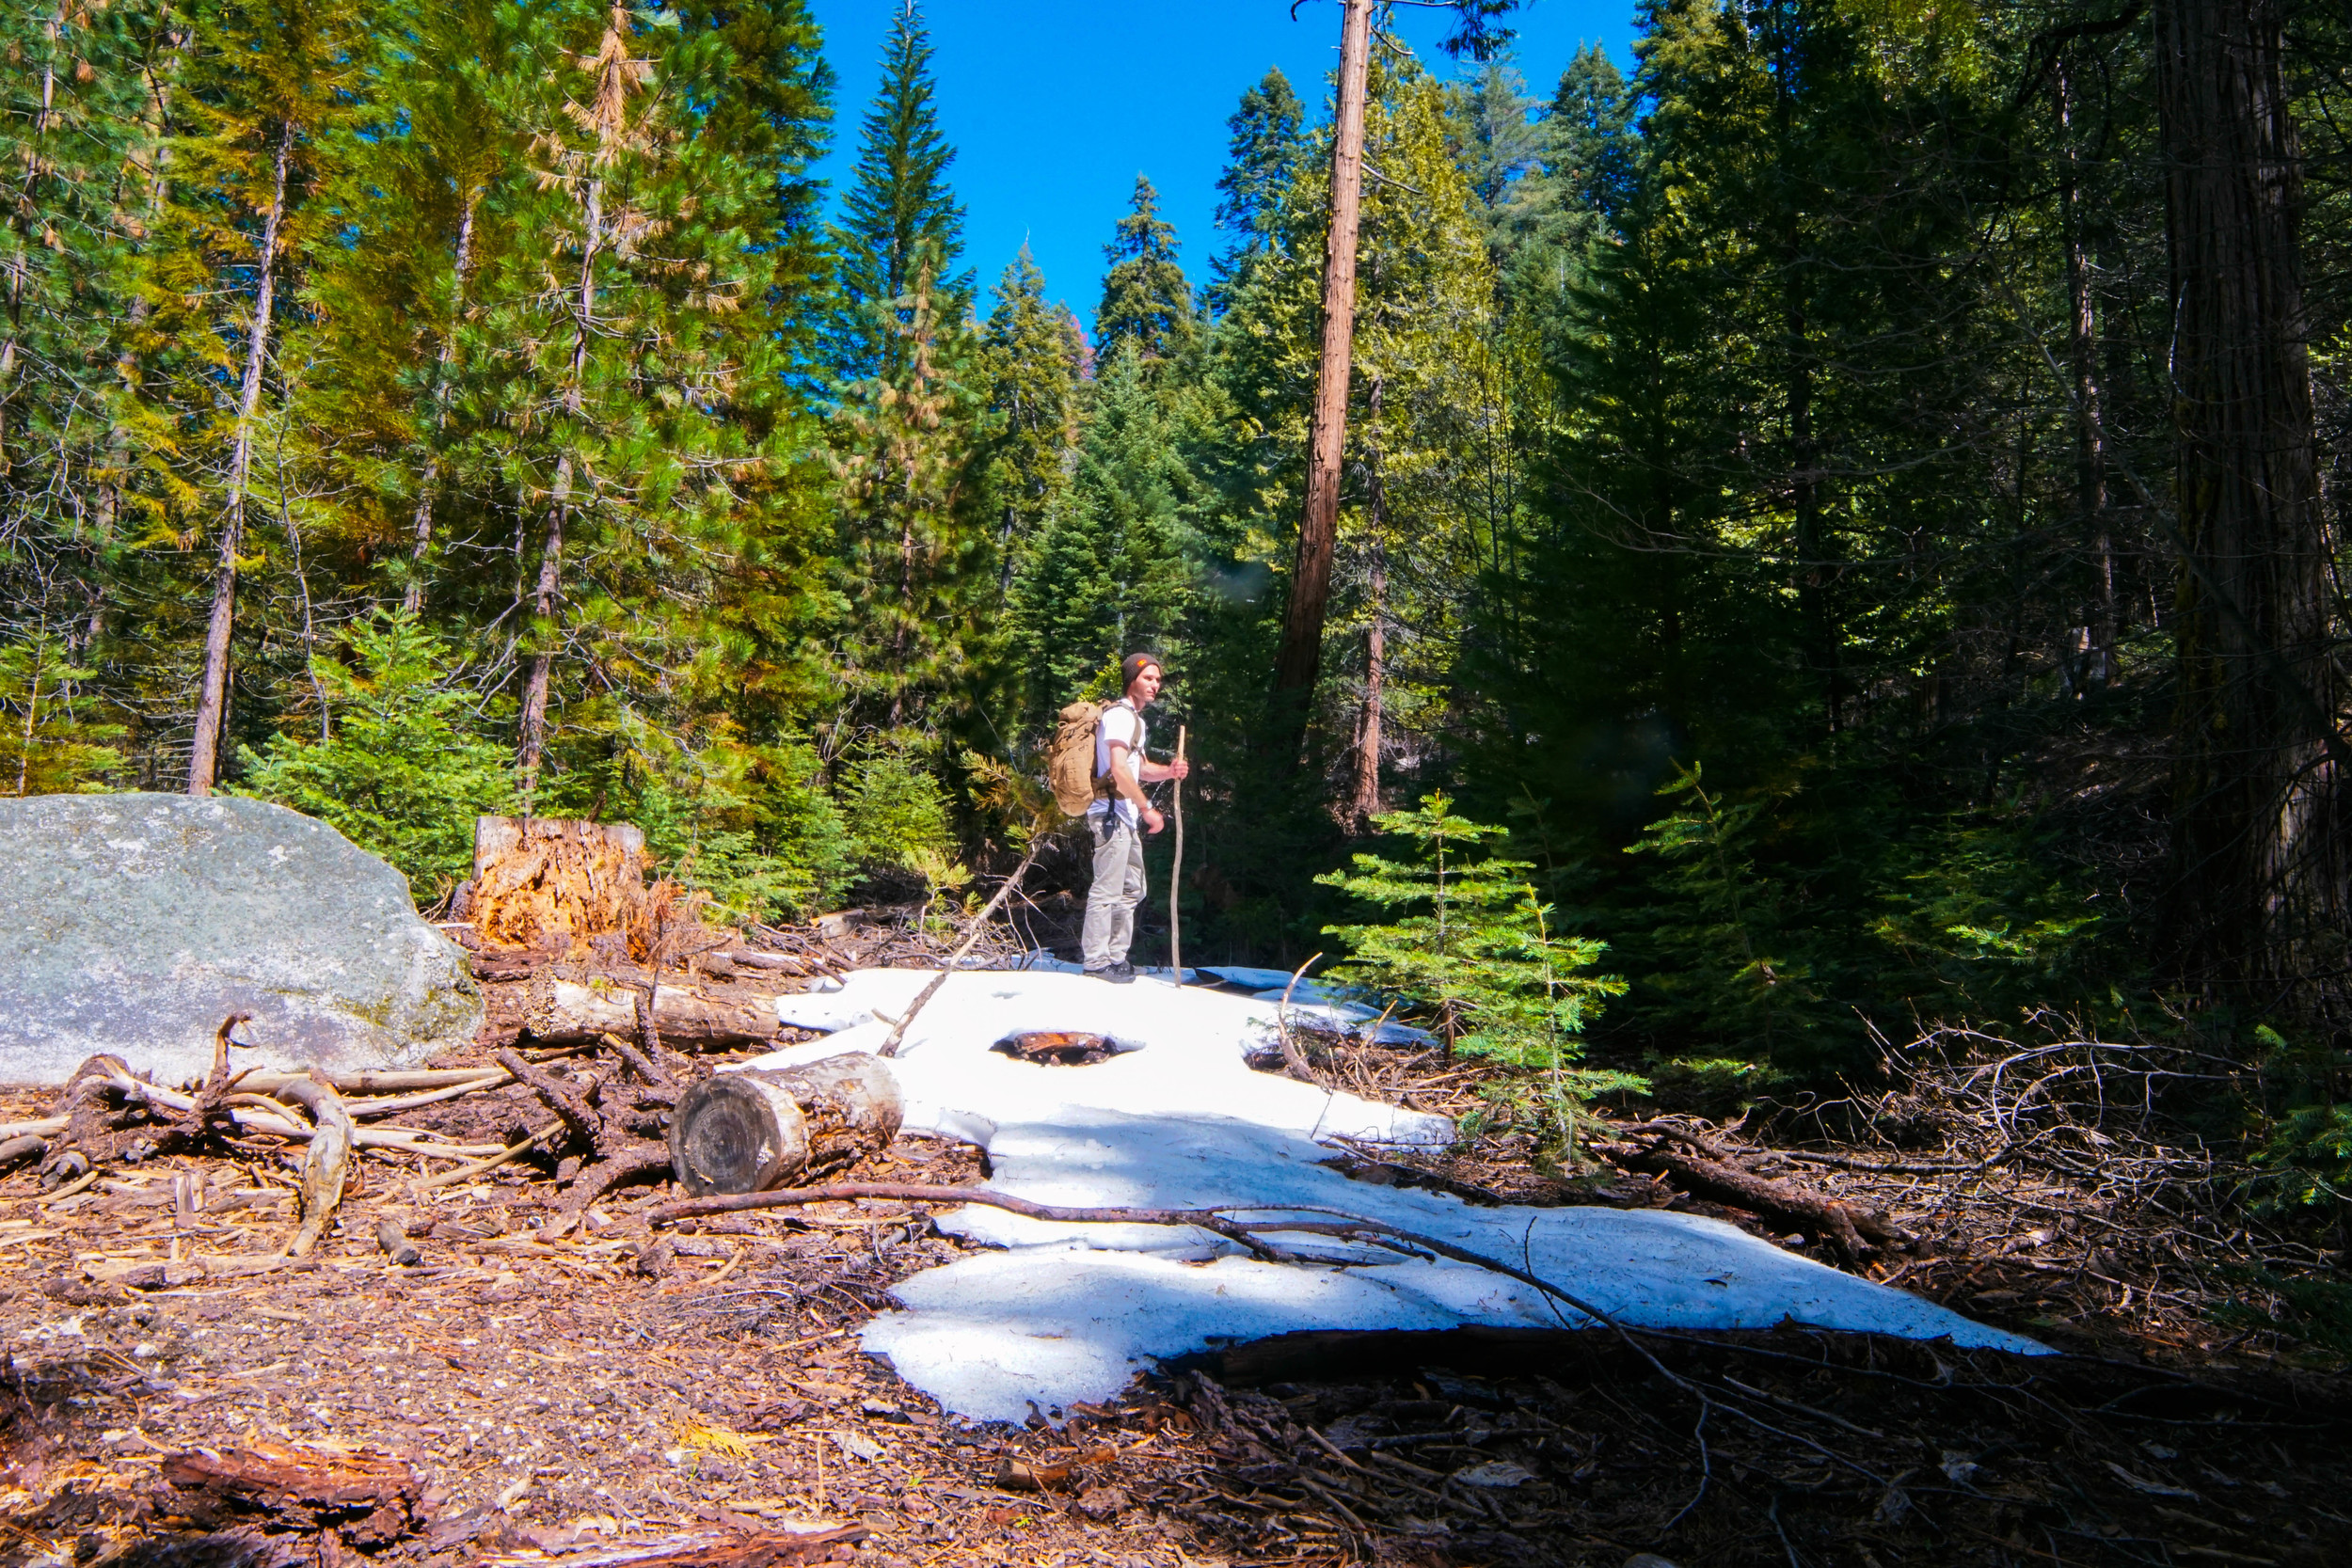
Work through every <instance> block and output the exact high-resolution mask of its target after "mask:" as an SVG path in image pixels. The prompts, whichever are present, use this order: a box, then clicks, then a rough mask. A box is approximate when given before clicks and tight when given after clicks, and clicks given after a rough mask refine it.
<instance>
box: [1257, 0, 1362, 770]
mask: <svg viewBox="0 0 2352 1568" xmlns="http://www.w3.org/2000/svg"><path fill="white" fill-rule="evenodd" d="M1345 4H1346V8H1347V9H1346V15H1345V18H1344V19H1343V23H1342V25H1341V31H1340V94H1339V114H1338V121H1337V124H1336V125H1335V126H1334V128H1333V134H1332V139H1331V231H1330V234H1329V236H1328V238H1327V240H1326V242H1325V247H1324V255H1323V362H1322V365H1321V368H1320V369H1319V371H1318V372H1317V374H1316V379H1315V409H1314V424H1313V427H1312V432H1311V436H1310V437H1309V441H1308V451H1307V504H1306V510H1305V513H1304V515H1302V516H1301V518H1300V520H1299V526H1298V556H1297V560H1296V562H1295V565H1294V566H1293V568H1292V571H1291V594H1290V605H1289V608H1288V609H1287V610H1286V611H1285V612H1284V614H1283V617H1282V642H1281V647H1280V651H1279V653H1278V654H1277V655H1276V657H1275V665H1274V691H1275V697H1276V700H1277V707H1278V710H1279V711H1278V712H1277V714H1276V716H1275V724H1276V734H1277V736H1278V737H1279V741H1280V743H1281V745H1282V746H1283V749H1284V754H1285V755H1286V756H1287V755H1295V752H1296V751H1297V740H1298V737H1299V736H1300V735H1301V734H1303V733H1304V731H1305V729H1306V723H1307V711H1308V706H1309V703H1310V700H1311V698H1312V696H1313V694H1314V687H1315V677H1316V675H1317V673H1319V672H1320V670H1321V668H1322V660H1323V623H1324V615H1325V611H1326V610H1327V606H1328V603H1329V600H1330V596H1331V555H1332V550H1333V548H1334V546H1335V545H1336V544H1337V542H1338V538H1339V518H1340V459H1341V454H1342V452H1343V451H1344V450H1345V448H1346V445H1347V395H1348V383H1349V379H1350V374H1351V370H1352V359H1351V350H1352V348H1353V345H1354V341H1355V334H1356V227H1357V217H1358V211H1359V206H1360V204H1361V199H1362V196H1363V180H1364V93H1365V77H1366V74H1367V71H1368V68H1369V65H1370V61H1371V56H1372V0H1345Z"/></svg>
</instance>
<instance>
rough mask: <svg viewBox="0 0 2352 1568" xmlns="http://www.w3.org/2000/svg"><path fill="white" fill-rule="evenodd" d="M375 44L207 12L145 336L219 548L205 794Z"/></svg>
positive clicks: (324, 23) (203, 734)
mask: <svg viewBox="0 0 2352 1568" xmlns="http://www.w3.org/2000/svg"><path fill="white" fill-rule="evenodd" d="M359 30H360V19H359V15H358V9H357V7H356V5H355V4H354V0H217V3H216V4H215V5H213V6H210V7H207V8H203V9H200V10H199V12H198V13H197V40H196V43H195V46H194V48H193V51H192V53H191V55H190V56H189V58H188V61H187V66H186V71H187V80H186V85H185V86H186V90H185V91H183V94H182V99H181V102H182V103H183V104H184V105H185V116H186V119H185V125H186V128H187V134H186V135H183V136H181V137H179V138H178V139H177V142H176V146H175V150H174V159H173V188H172V192H171V218H172V222H171V235H170V241H169V243H168V244H167V245H163V246H159V247H158V248H157V251H156V253H155V254H154V256H153V258H152V261H151V265H150V266H149V268H148V269H147V281H146V284H145V290H146V293H147V298H148V302H149V304H150V306H151V308H152V314H151V317H150V318H149V320H148V321H147V322H146V323H145V324H144V331H143V333H142V334H141V340H143V341H141V346H142V347H143V348H145V349H146V350H148V351H150V353H149V357H150V358H151V360H152V361H153V362H154V363H155V364H156V365H157V367H158V370H159V371H160V372H161V373H163V374H164V375H166V376H167V377H168V378H169V379H168V384H167V388H165V389H164V395H165V397H166V398H167V403H168V413H167V418H168V419H169V420H171V422H172V423H173V424H174V425H175V426H176V427H177V429H176V430H175V432H174V435H173V437H172V439H173V444H174V446H175V447H176V449H177V451H178V452H179V454H180V455H181V458H182V467H181V473H180V476H179V483H181V484H182V485H183V486H185V488H184V489H183V491H182V492H181V494H180V496H179V497H178V498H177V504H176V506H175V507H174V511H175V512H176V513H177V515H178V517H177V521H178V526H179V528H180V529H181V530H182V531H183V534H184V535H196V534H200V533H202V532H205V531H209V532H210V533H211V534H212V536H213V541H214V546H213V553H214V562H215V564H214V569H213V577H212V582H211V585H210V594H209V598H210V607H209V610H208V614H207V619H206V627H205V635H204V642H203V672H202V675H201V677H200V680H199V687H198V690H197V705H196V733H195V736H194V740H193V742H192V746H191V750H190V752H189V760H188V768H187V790H188V793H189V794H191V795H204V794H208V793H210V792H211V790H212V787H213V783H214V778H215V772H216V770H217V767H218V763H219V758H220V751H221V732H222V726H223V721H224V717H225V714H226V710H227V705H228V698H229V666H230V637H231V634H232V632H233V630H234V626H235V622H236V604H237V578H238V574H239V572H240V570H241V566H242V562H243V559H244V557H245V555H246V550H247V539H246V531H247V526H248V523H249V520H250V514H251V511H252V509H253V503H254V501H255V495H256V489H257V474H256V465H255V454H256V451H257V448H258V445H259V442H260V439H261V436H262V420H263V407H262V404H263V398H264V394H265V392H266V391H267V389H268V384H269V381H270V376H271V371H272V369H273V364H274V356H275V353H276V348H277V344H278V335H279V333H280V331H281V329H282V327H283V325H284V324H283V320H282V315H281V312H282V310H283V309H284V308H285V306H286V305H287V303H288V302H289V301H291V299H292V298H293V296H294V293H295V291H296V280H295V279H294V277H291V276H290V273H292V272H293V271H294V269H295V268H296V267H297V265H298V262H299V258H300V256H301V254H302V251H303V248H304V245H305V244H306V242H307V233H306V229H307V225H308V223H309V221H310V217H311V215H312V214H311V211H310V209H311V205H312V204H311V203H310V200H309V197H310V193H311V192H312V191H313V190H314V189H315V187H316V186H317V184H318V183H319V182H320V180H321V179H322V177H323V176H324V174H325V172H326V171H325V169H324V168H323V167H322V166H321V158H320V152H321V150H322V149H323V148H325V147H327V146H329V145H331V141H332V136H331V133H332V131H333V129H334V126H335V123H336V121H337V120H338V119H339V117H340V116H341V115H342V114H343V113H344V112H345V109H346V106H347V105H346V103H345V102H344V98H343V93H344V88H345V87H346V86H347V85H348V83H349V81H350V79H351V76H352V73H353V70H354V64H353V61H354V48H355V44H356V41H357V39H358V33H359Z"/></svg>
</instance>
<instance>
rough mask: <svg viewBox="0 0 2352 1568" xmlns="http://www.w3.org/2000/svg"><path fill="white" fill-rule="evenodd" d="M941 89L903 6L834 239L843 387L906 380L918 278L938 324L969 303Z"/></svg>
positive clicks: (913, 9)
mask: <svg viewBox="0 0 2352 1568" xmlns="http://www.w3.org/2000/svg"><path fill="white" fill-rule="evenodd" d="M936 90H937V89H936V87H935V85H934V83H933V82H932V79H931V41H930V32H929V31H928V30H927V29H926V28H925V27H924V25H923V13H922V9H921V8H919V7H918V6H916V5H915V4H914V0H903V3H902V4H901V5H900V6H899V8H898V17H897V19H896V20H895V21H894V22H893V23H892V24H891V28H890V37H889V39H888V40H887V41H885V42H884V43H883V45H882V87H880V89H879V90H877V91H876V93H875V95H874V102H873V105H872V106H871V107H870V108H868V109H867V110H866V119H865V121H864V123H863V125H862V126H861V127H860V133H859V142H858V159H857V175H856V178H855V180H854V182H852V183H851V184H850V190H849V192H848V194H847V195H846V196H844V197H843V198H842V203H841V222H840V224H839V226H838V227H837V228H836V229H835V230H834V248H835V249H836V251H837V252H838V254H839V257H840V263H839V277H840V290H841V297H840V300H839V303H838V307H837V309H838V313H839V317H840V320H839V323H838V325H837V326H836V327H835V329H834V335H833V339H832V343H831V348H830V356H831V360H832V364H833V368H834V374H835V376H836V377H837V378H838V379H839V380H841V381H843V382H851V381H857V380H861V379H864V378H866V377H872V376H885V377H887V376H889V375H891V374H892V373H893V372H900V371H903V369H904V362H903V358H902V357H901V356H903V355H904V354H905V353H906V352H907V335H906V333H905V332H904V331H903V330H901V329H902V328H903V327H904V326H905V325H907V322H908V313H909V311H910V310H911V309H912V307H910V306H909V305H907V304H906V303H905V302H906V301H907V300H909V299H911V298H912V297H914V294H915V293H916V292H917V291H916V281H917V279H918V277H924V276H926V275H928V277H929V281H928V282H926V283H925V284H924V285H923V288H922V291H921V292H922V293H924V294H925V295H926V296H927V297H930V299H931V307H930V308H931V309H932V311H933V312H934V314H935V315H936V316H937V318H938V319H940V320H943V321H955V320H958V319H959V318H961V316H962V315H963V313H964V309H965V307H966V306H967V305H968V304H969V302H970V300H971V298H972V293H973V288H972V278H971V276H970V274H968V273H961V272H959V271H957V269H956V263H957V261H959V260H960V259H961V256H962V254H963V206H962V204H961V202H959V201H958V200H957V199H956V197H955V192H954V191H953V190H952V189H951V188H950V187H949V185H948V183H947V166H948V165H950V164H952V163H954V162H955V160H956V150H955V148H954V147H953V146H952V145H950V144H949V142H948V141H947V139H946V137H945V136H944V135H941V134H940V130H939V111H938V108H937V106H936V105H935V104H934V103H933V102H932V96H933V94H934V92H935V91H936ZM934 296H935V297H934ZM894 324H895V325H894Z"/></svg>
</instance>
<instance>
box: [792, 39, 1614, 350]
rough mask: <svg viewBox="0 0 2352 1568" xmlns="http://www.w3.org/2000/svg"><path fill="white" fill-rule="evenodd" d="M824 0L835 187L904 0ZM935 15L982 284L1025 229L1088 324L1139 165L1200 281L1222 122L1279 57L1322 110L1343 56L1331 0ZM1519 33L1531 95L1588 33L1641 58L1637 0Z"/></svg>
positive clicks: (1209, 240) (947, 123)
mask: <svg viewBox="0 0 2352 1568" xmlns="http://www.w3.org/2000/svg"><path fill="white" fill-rule="evenodd" d="M813 5H814V9H815V10H816V13H817V19H818V22H819V23H821V24H823V26H824V30H825V55H826V57H827V58H828V59H829V60H831V61H832V62H833V68H834V71H835V72H836V73H837V74H838V75H839V77H840V85H839V88H838V93H837V97H836V99H835V107H836V119H835V121H834V149H833V152H832V155H831V156H830V157H828V158H827V159H826V160H825V162H824V163H823V164H822V165H821V166H819V172H820V173H821V174H822V175H824V177H825V178H826V179H827V180H828V181H830V182H832V184H833V187H834V193H835V195H836V197H837V196H838V194H839V192H840V190H841V189H842V187H843V186H845V185H846V184H847V183H848V182H849V180H850V175H851V172H852V170H853V168H854V166H855V163H856V158H857V141H858V125H859V121H860V119H862V118H863V116H864V114H865V111H866V104H867V103H868V102H869V101H870V100H871V99H872V97H873V95H874V88H875V86H876V84H877V83H878V82H879V81H880V80H881V75H882V71H881V58H882V41H883V40H884V39H885V37H887V35H888V32H889V27H890V19H891V17H892V16H893V15H895V14H896V12H897V9H898V0H813ZM923 14H924V17H925V20H926V21H927V23H928V24H929V25H930V34H931V42H932V44H933V45H934V46H935V48H936V50H937V54H936V55H934V57H933V59H932V62H931V64H932V70H933V71H934V73H935V74H936V76H937V78H938V84H939V97H938V103H939V119H940V126H941V129H942V130H943V131H944V132H945V133H946V136H947V138H948V140H949V141H951V142H953V143H954V144H955V147H956V150H957V156H956V161H955V164H954V165H953V166H951V167H950V168H949V170H948V179H949V181H950V182H952V183H953V185H954V186H955V190H956V194H957V196H958V197H959V198H961V200H962V202H963V204H964V209H965V214H966V217H965V223H964V245H965V248H964V260H965V262H966V264H967V265H970V266H972V267H975V268H977V270H978V273H979V278H980V284H981V287H982V289H983V290H985V289H986V288H987V287H988V285H990V284H992V283H993V282H994V281H995V280H996V275H997V274H998V273H1000V272H1002V271H1003V270H1004V267H1005V264H1006V263H1007V262H1008V261H1011V260H1012V257H1013V253H1014V252H1015V251H1017V250H1018V249H1019V248H1020V246H1021V243H1022V241H1023V240H1024V239H1026V240H1027V241H1028V243H1029V248H1030V250H1031V252H1032V253H1033V254H1034V255H1035V256H1036V257H1037V261H1038V265H1039V266H1041V267H1042V268H1043V269H1044V271H1045V287H1046V292H1047V293H1048V294H1049V295H1052V296H1055V297H1058V298H1062V299H1066V300H1068V301H1069V302H1070V305H1071V307H1072V308H1073V309H1075V310H1076V311H1077V312H1078V318H1079V320H1081V321H1082V322H1085V323H1087V324H1089V326H1090V325H1091V324H1092V322H1093V320H1094V307H1095V305H1096V303H1097V301H1098V299H1099V298H1100V296H1101V290H1102V276H1103V266H1104V262H1103V245H1104V243H1105V242H1107V241H1108V240H1109V239H1110V237H1111V225H1112V224H1113V223H1114V222H1115V221H1116V220H1117V219H1118V217H1119V215H1120V214H1121V213H1123V212H1125V211H1126V209H1127V201H1128V198H1129V196H1130V194H1131V193H1132V192H1133V191H1134V189H1135V181H1136V174H1137V173H1138V172H1141V173H1145V174H1148V175H1150V176H1151V177H1152V184H1153V185H1155V186H1157V187H1158V189H1159V192H1160V197H1161V207H1160V211H1161V214H1162V215H1163V216H1165V217H1166V218H1168V221H1170V222H1172V223H1173V224H1175V225H1176V232H1177V238H1178V240H1179V242H1180V243H1181V245H1183V260H1184V270H1185V271H1186V272H1187V273H1189V274H1191V276H1192V277H1193V279H1194V280H1195V282H1196V283H1198V282H1199V281H1200V279H1201V278H1202V277H1204V276H1205V275H1206V273H1207V269H1208V261H1209V258H1210V256H1211V255H1212V254H1214V253H1215V252H1216V250H1218V249H1220V248H1222V244H1223V236H1221V235H1220V234H1218V233H1217V232H1216V230H1214V229H1213V228H1212V227H1211V215H1212V214H1214V213H1215V211H1216V177H1217V174H1218V172H1219V171H1220V170H1221V169H1222V168H1223V167H1224V165H1225V148H1226V139H1227V131H1226V128H1225V121H1226V119H1228V117H1230V116H1231V115H1232V112H1233V109H1234V106H1235V104H1236V103H1237V102H1238V101H1239V99H1240V97H1241V94H1242V90H1243V89H1244V88H1245V87H1248V86H1249V85H1250V84H1251V83H1253V82H1255V81H1257V80H1258V78H1259V77H1261V76H1263V75H1264V74H1265V70H1266V67H1268V66H1269V65H1279V66H1280V67H1281V68H1282V71H1283V74H1285V75H1287V76H1288V77H1289V78H1290V79H1291V85H1292V86H1293V87H1296V88H1297V89H1298V92H1299V95H1300V96H1301V97H1303V98H1306V99H1308V100H1309V101H1310V103H1313V102H1315V101H1317V99H1318V98H1319V96H1320V94H1321V92H1322V90H1323V87H1322V84H1323V80H1324V77H1325V76H1326V74H1327V72H1328V71H1330V70H1331V69H1332V67H1333V65H1334V64H1335V63H1336V61H1337V58H1338V54H1339V32H1340V8H1339V6H1338V5H1337V4H1336V3H1334V0H1304V3H1303V4H1301V5H1300V7H1299V8H1298V20H1297V21H1296V22H1293V21H1292V20H1291V17H1290V4H1289V0H1168V3H1163V4H1159V5H1143V4H1136V3H1133V0H1128V3H1123V4H1122V3H1120V0H1092V3H1089V0H927V3H926V4H925V5H924V7H923ZM1396 14H1397V18H1398V22H1399V30H1400V31H1401V32H1402V33H1403V35H1404V37H1405V39H1406V42H1408V43H1409V44H1411V45H1412V46H1413V48H1414V49H1415V50H1417V51H1418V52H1420V53H1421V55H1422V56H1423V58H1425V59H1428V60H1429V61H1430V62H1431V63H1432V65H1433V67H1434V68H1436V69H1438V70H1439V71H1452V70H1453V69H1454V67H1453V63H1452V62H1451V61H1450V60H1448V59H1447V58H1446V56H1445V55H1443V54H1441V53H1439V52H1438V47H1437V44H1438V40H1439V39H1440V38H1442V37H1444V36H1445V33H1446V31H1447V26H1446V22H1447V17H1446V13H1444V12H1441V11H1432V10H1412V9H1400V10H1399V11H1398V12H1397V13H1396ZM1515 25H1516V26H1517V27H1518V35H1519V37H1518V44H1517V50H1518V58H1517V62H1516V63H1517V65H1518V69H1519V71H1520V72H1521V74H1523V75H1524V76H1525V77H1526V78H1527V82H1528V87H1529V90H1530V91H1531V92H1534V93H1538V94H1541V95H1544V96H1547V97H1548V96H1549V93H1550V90H1551V88H1552V87H1553V86H1554V85H1555V84H1556V83H1557V82H1558V81H1559V79H1560V71H1561V69H1562V68H1563V67H1565V65H1566V64H1567V62H1568V57H1569V56H1570V55H1573V54H1574V53H1575V52H1576V50H1577V47H1578V46H1579V45H1580V44H1581V43H1584V42H1587V41H1591V42H1597V43H1600V44H1602V45H1604V46H1605V47H1607V49H1608V50H1609V52H1610V54H1611V55H1613V56H1615V58H1616V60H1617V63H1618V64H1619V65H1620V66H1629V65H1630V63H1631V50H1630V44H1631V40H1632V4H1631V0H1533V3H1532V4H1529V5H1526V6H1523V7H1522V8H1521V10H1520V13H1519V15H1518V18H1517V20H1516V23H1515ZM983 309H985V306H983Z"/></svg>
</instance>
